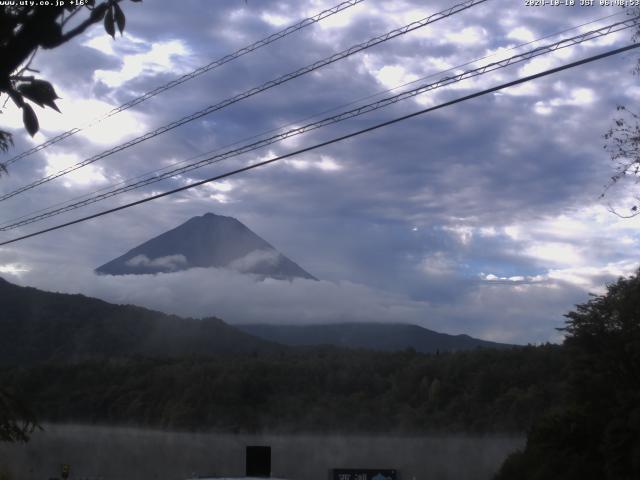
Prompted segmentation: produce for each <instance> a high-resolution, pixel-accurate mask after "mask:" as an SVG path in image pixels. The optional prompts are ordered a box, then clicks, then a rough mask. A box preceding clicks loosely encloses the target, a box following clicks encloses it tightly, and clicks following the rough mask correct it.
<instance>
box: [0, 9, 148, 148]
mask: <svg viewBox="0 0 640 480" xmlns="http://www.w3.org/2000/svg"><path fill="white" fill-rule="evenodd" d="M130 1H131V2H135V3H138V2H141V1H142V0H130ZM121 2H122V0H105V1H103V2H96V0H84V2H75V1H74V2H72V1H70V0H64V1H59V2H55V1H53V0H51V1H50V2H48V3H50V4H49V5H39V3H40V2H15V3H16V5H9V6H7V5H5V6H3V7H1V9H0V58H1V59H2V63H0V94H7V95H8V99H7V100H9V99H10V100H11V101H13V103H15V104H16V106H18V107H19V108H20V109H22V119H23V122H24V126H25V128H26V130H27V132H29V134H30V135H31V136H33V135H35V134H36V132H37V131H38V130H39V128H40V125H39V123H38V117H37V115H36V113H35V110H34V109H33V105H37V106H39V107H41V108H45V107H49V108H53V109H55V110H58V107H57V106H56V103H55V101H56V100H57V99H58V98H59V97H58V95H57V94H56V91H55V89H54V87H53V85H52V84H51V83H50V82H49V81H47V80H45V79H42V78H36V76H34V75H32V74H34V73H35V74H37V73H38V72H37V71H36V70H33V69H32V68H31V62H32V61H33V57H34V56H35V53H36V52H37V51H38V49H40V48H42V49H45V50H47V49H53V48H58V47H60V46H62V45H64V44H65V43H67V42H69V41H70V40H72V39H74V38H75V37H77V36H78V35H80V34H82V33H83V32H85V31H86V30H87V28H89V27H90V26H92V25H94V24H97V23H99V22H102V23H103V25H104V29H105V31H106V32H107V33H108V34H109V35H111V36H112V37H114V38H115V34H116V29H117V30H118V31H120V33H121V34H122V32H123V31H124V28H125V24H126V18H125V14H124V12H123V11H122V8H121V7H120V5H119V4H120V3H121ZM22 3H25V4H27V3H35V4H36V5H22ZM55 3H60V5H54V4H55ZM79 3H82V4H81V5H79ZM82 15H84V19H82V20H80V18H81V16H82ZM74 17H78V18H75V20H74V22H75V26H73V27H72V28H69V21H70V20H71V19H72V18H74ZM78 20H80V21H79V22H78ZM5 104H6V103H5ZM58 111H59V110H58ZM12 144H13V139H12V135H11V133H9V132H7V131H4V130H0V150H1V151H7V150H8V149H9V148H10V147H11V145H12Z"/></svg>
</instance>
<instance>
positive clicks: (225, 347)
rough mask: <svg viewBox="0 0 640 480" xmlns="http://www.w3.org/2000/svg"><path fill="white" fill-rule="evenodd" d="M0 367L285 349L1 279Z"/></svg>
mask: <svg viewBox="0 0 640 480" xmlns="http://www.w3.org/2000/svg"><path fill="white" fill-rule="evenodd" d="M0 312H1V315H0V365H29V364H37V363H43V362H62V363H66V362H72V363H73V362H78V361H84V360H96V359H110V358H122V357H128V356H144V357H178V356H185V355H205V356H206V355H209V356H210V355H217V354H236V353H237V354H249V353H260V352H273V351H280V350H282V349H286V347H281V346H280V345H276V344H273V343H271V342H268V341H265V340H261V339H258V338H256V337H253V336H251V335H250V334H246V333H244V332H241V331H239V330H237V329H236V328H234V327H232V326H231V325H229V324H227V323H225V322H224V321H222V320H220V319H219V318H216V317H208V318H203V319H193V318H182V317H178V316H176V315H168V314H165V313H162V312H157V311H154V310H149V309H146V308H143V307H138V306H135V305H116V304H113V303H108V302H105V301H103V300H100V299H97V298H91V297H86V296H84V295H80V294H65V293H55V292H45V291H42V290H38V289H36V288H33V287H21V286H18V285H14V284H12V283H10V282H8V281H6V280H4V279H2V278H0Z"/></svg>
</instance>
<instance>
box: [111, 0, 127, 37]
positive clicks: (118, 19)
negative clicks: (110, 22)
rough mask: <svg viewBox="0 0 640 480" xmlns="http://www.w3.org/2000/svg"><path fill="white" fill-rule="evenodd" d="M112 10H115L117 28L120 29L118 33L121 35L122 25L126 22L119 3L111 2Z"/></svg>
mask: <svg viewBox="0 0 640 480" xmlns="http://www.w3.org/2000/svg"><path fill="white" fill-rule="evenodd" d="M113 10H114V12H115V17H116V24H117V25H118V30H120V35H122V32H123V31H124V25H125V23H126V19H125V17H124V12H123V11H122V9H121V8H120V5H118V4H117V3H114V4H113Z"/></svg>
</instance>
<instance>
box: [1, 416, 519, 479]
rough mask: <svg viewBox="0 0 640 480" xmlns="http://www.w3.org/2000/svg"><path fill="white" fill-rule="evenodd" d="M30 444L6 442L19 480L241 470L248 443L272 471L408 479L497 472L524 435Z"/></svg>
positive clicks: (67, 428)
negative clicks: (353, 471)
mask: <svg viewBox="0 0 640 480" xmlns="http://www.w3.org/2000/svg"><path fill="white" fill-rule="evenodd" d="M44 428H45V431H43V432H37V433H35V434H34V435H33V438H32V440H31V441H30V442H29V443H27V444H25V445H10V444H0V472H1V471H2V468H4V469H5V470H8V471H9V472H11V473H12V474H13V477H12V480H18V479H19V480H47V479H49V478H54V477H60V468H61V465H62V464H63V463H65V464H69V465H71V476H70V478H71V479H76V480H78V479H84V478H91V479H97V478H102V479H104V480H110V479H114V480H115V479H117V480H147V479H148V480H155V479H159V480H165V479H166V480H184V479H186V478H189V477H192V476H198V475H199V476H203V477H204V476H241V475H242V474H243V473H244V448H245V446H246V445H270V446H271V449H272V470H273V472H272V473H273V476H276V477H281V478H288V479H292V480H303V479H304V480H327V479H328V478H329V469H331V468H386V469H397V470H399V472H400V475H401V479H402V480H414V479H415V480H483V479H487V480H488V479H490V478H491V476H492V475H493V474H494V473H495V471H496V470H497V469H498V468H499V466H500V464H501V462H502V461H503V460H504V459H505V458H506V456H507V455H508V454H509V453H510V452H512V451H514V450H515V449H517V448H520V447H522V446H523V445H524V437H521V436H506V435H487V436H465V435H426V436H415V437H413V436H412V437H408V436H381V435H375V436H369V435H312V434H308V435H307V434H300V435H266V434H265V435H238V434H218V433H178V432H166V431H157V430H142V429H135V428H111V427H95V426H78V425H45V426H44Z"/></svg>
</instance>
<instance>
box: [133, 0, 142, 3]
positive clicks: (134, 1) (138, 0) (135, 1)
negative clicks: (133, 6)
mask: <svg viewBox="0 0 640 480" xmlns="http://www.w3.org/2000/svg"><path fill="white" fill-rule="evenodd" d="M131 1H132V2H133V3H140V2H142V0H131Z"/></svg>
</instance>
